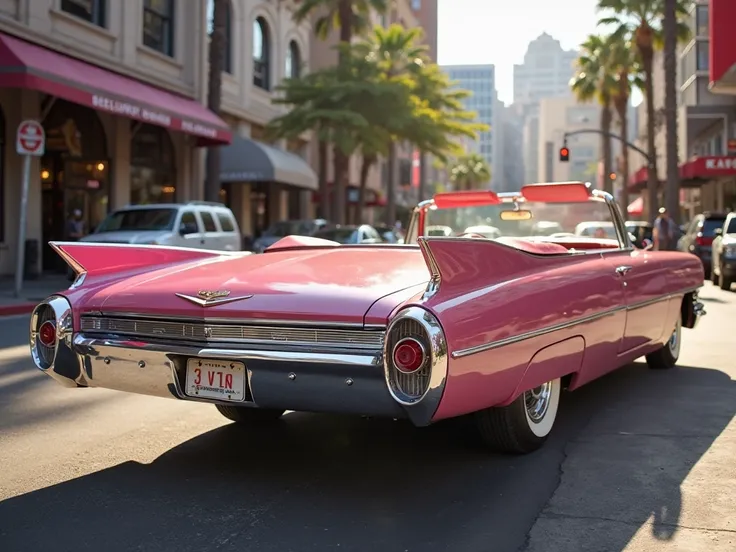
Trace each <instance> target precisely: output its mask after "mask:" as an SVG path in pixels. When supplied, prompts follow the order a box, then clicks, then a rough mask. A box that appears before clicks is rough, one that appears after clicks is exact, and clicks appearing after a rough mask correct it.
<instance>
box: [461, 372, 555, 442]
mask: <svg viewBox="0 0 736 552" xmlns="http://www.w3.org/2000/svg"><path fill="white" fill-rule="evenodd" d="M561 393H562V382H561V381H560V380H559V379H555V380H552V381H549V382H547V383H544V384H542V385H540V386H539V387H536V388H535V389H530V390H529V391H526V392H524V393H522V394H521V395H520V396H519V397H517V398H516V400H515V401H514V402H512V403H511V404H510V405H508V406H504V407H497V408H487V409H485V410H481V411H480V412H476V413H475V414H474V415H473V416H474V424H475V428H476V430H477V433H478V436H479V438H480V441H481V443H482V444H483V445H485V446H486V447H488V448H490V449H492V450H495V451H498V452H506V453H512V454H526V453H529V452H533V451H535V450H537V449H538V448H539V447H541V446H542V445H543V444H544V442H545V441H546V440H547V437H548V436H549V434H550V433H551V432H552V429H553V428H554V425H555V420H556V419H557V412H558V410H559V406H560V395H561Z"/></svg>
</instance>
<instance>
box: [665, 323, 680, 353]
mask: <svg viewBox="0 0 736 552" xmlns="http://www.w3.org/2000/svg"><path fill="white" fill-rule="evenodd" d="M681 328H682V323H681V322H680V320H679V319H678V320H677V325H676V326H675V331H673V332H672V335H671V336H670V340H669V341H668V342H667V346H668V347H669V350H670V354H671V355H672V356H673V357H675V358H677V356H678V355H679V354H680V330H681Z"/></svg>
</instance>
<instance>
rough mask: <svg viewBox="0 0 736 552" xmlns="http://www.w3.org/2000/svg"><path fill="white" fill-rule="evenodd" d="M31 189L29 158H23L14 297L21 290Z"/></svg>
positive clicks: (25, 156) (17, 295) (18, 295)
mask: <svg viewBox="0 0 736 552" xmlns="http://www.w3.org/2000/svg"><path fill="white" fill-rule="evenodd" d="M30 187H31V156H30V155H24V156H23V185H22V190H21V193H20V216H19V217H18V220H19V221H20V222H18V253H17V255H16V256H15V261H16V262H15V296H16V297H20V293H21V290H22V289H23V268H24V267H23V265H24V264H25V260H26V259H25V257H26V221H27V220H28V190H29V188H30Z"/></svg>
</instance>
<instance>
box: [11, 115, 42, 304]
mask: <svg viewBox="0 0 736 552" xmlns="http://www.w3.org/2000/svg"><path fill="white" fill-rule="evenodd" d="M45 150H46V133H45V132H44V129H43V126H42V125H41V123H39V122H38V121H33V120H28V121H23V122H21V124H20V125H18V132H17V134H16V137H15V151H16V152H17V153H18V155H21V156H23V184H22V188H21V193H20V213H19V216H18V249H17V250H16V253H15V296H16V297H20V296H21V292H22V290H23V272H24V270H23V269H24V268H25V266H24V265H25V260H26V259H25V256H26V222H27V221H28V193H29V190H30V188H31V157H41V156H42V155H43V154H44V151H45Z"/></svg>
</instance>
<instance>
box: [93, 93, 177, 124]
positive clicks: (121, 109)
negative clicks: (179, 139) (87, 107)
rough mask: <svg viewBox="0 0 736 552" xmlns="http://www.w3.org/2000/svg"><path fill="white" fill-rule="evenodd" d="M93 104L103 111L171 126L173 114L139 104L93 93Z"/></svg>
mask: <svg viewBox="0 0 736 552" xmlns="http://www.w3.org/2000/svg"><path fill="white" fill-rule="evenodd" d="M92 106H93V107H95V108H97V109H100V110H102V111H107V112H109V113H114V114H115V115H124V116H126V117H130V118H131V119H138V120H140V121H145V122H148V123H152V124H155V125H159V126H164V127H170V126H171V116H170V115H167V114H166V113H161V112H160V111H153V110H152V109H145V108H143V107H141V106H139V105H135V104H132V103H128V102H121V101H118V100H113V99H112V98H106V97H105V96H100V95H98V94H93V95H92Z"/></svg>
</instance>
